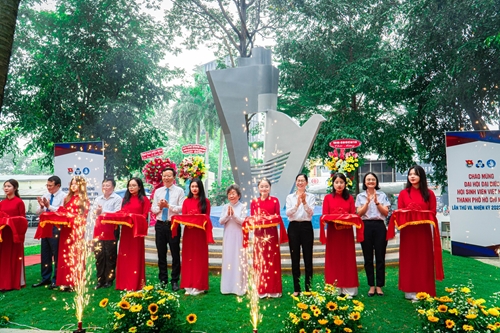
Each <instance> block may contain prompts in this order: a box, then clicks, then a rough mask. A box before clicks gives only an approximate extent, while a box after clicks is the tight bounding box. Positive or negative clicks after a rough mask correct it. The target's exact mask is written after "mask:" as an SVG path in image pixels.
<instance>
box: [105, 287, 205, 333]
mask: <svg viewBox="0 0 500 333" xmlns="http://www.w3.org/2000/svg"><path fill="white" fill-rule="evenodd" d="M179 305H180V304H179V296H178V295H177V294H173V293H170V292H168V291H166V290H164V289H163V288H162V285H154V286H153V285H148V286H145V287H144V288H143V289H142V290H140V291H136V292H122V294H121V299H120V300H119V301H118V302H109V300H108V299H107V298H104V299H102V300H101V302H100V303H99V306H100V307H102V308H105V309H106V310H107V311H108V315H109V331H110V332H131V333H134V332H137V333H149V332H165V333H166V332H191V331H192V329H191V327H192V325H193V324H194V323H196V319H197V318H196V315H195V314H193V313H191V314H188V315H187V316H184V315H183V314H182V313H181V311H180V309H179Z"/></svg>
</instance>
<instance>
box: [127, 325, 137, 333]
mask: <svg viewBox="0 0 500 333" xmlns="http://www.w3.org/2000/svg"><path fill="white" fill-rule="evenodd" d="M128 331H129V332H130V333H135V332H137V327H135V326H133V327H131V328H129V329H128Z"/></svg>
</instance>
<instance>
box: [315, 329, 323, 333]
mask: <svg viewBox="0 0 500 333" xmlns="http://www.w3.org/2000/svg"><path fill="white" fill-rule="evenodd" d="M320 332H321V330H318V329H314V330H313V333H320Z"/></svg>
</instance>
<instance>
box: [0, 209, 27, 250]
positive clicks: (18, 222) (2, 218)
mask: <svg viewBox="0 0 500 333" xmlns="http://www.w3.org/2000/svg"><path fill="white" fill-rule="evenodd" d="M5 227H9V228H10V229H11V230H12V236H13V242H14V243H24V236H25V235H26V231H27V230H28V221H27V220H26V217H24V216H9V215H7V214H6V213H5V212H0V243H1V242H2V229H4V228H5Z"/></svg>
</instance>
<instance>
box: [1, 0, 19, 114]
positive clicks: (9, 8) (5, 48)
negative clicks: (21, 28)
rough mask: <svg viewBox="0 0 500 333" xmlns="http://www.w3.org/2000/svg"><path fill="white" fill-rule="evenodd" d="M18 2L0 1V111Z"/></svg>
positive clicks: (12, 0) (17, 0) (15, 0)
mask: <svg viewBox="0 0 500 333" xmlns="http://www.w3.org/2000/svg"><path fill="white" fill-rule="evenodd" d="M20 2H21V0H2V1H0V111H1V110H2V104H3V96H4V88H5V84H6V83H7V73H8V71H9V61H10V55H11V52H12V44H13V42H14V32H15V31H16V20H17V12H18V10H19V3H20Z"/></svg>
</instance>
